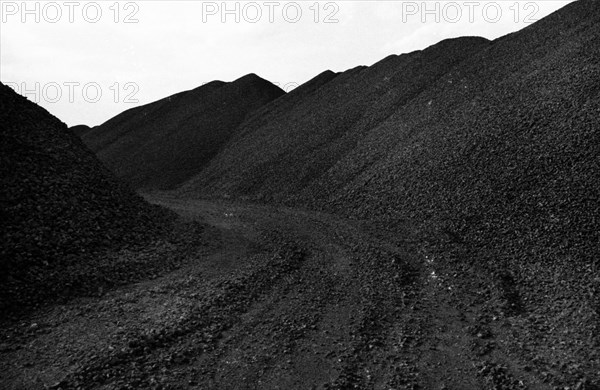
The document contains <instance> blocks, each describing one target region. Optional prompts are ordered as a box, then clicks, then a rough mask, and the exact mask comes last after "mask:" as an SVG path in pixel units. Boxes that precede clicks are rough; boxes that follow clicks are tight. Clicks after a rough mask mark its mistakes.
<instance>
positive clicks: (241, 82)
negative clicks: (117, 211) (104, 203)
mask: <svg viewBox="0 0 600 390" xmlns="http://www.w3.org/2000/svg"><path fill="white" fill-rule="evenodd" d="M283 94H284V92H283V91H282V90H281V89H280V88H278V87H276V86H274V85H273V84H271V83H269V82H267V81H265V80H263V79H261V78H260V77H258V76H256V75H253V74H251V75H247V76H244V77H242V78H240V79H238V80H236V81H234V82H231V83H224V82H220V81H214V82H211V83H209V84H206V85H204V86H201V87H199V88H196V89H194V90H191V91H187V92H181V93H179V94H176V95H173V96H170V97H167V98H165V99H162V100H159V101H157V102H154V103H151V104H148V105H145V106H142V107H137V108H133V109H131V110H128V111H125V112H123V113H122V114H120V115H118V116H116V117H115V118H113V119H111V120H109V121H107V122H106V123H104V124H102V125H101V126H97V127H95V128H93V129H91V130H90V131H88V132H85V133H84V134H83V141H84V142H85V143H86V144H87V145H88V146H89V147H90V148H91V149H92V150H93V151H94V152H96V154H97V156H98V157H99V158H100V160H102V161H103V162H104V163H105V164H106V166H107V167H109V168H110V169H111V170H112V171H114V172H115V173H116V174H117V176H119V177H121V178H123V179H124V180H125V181H127V182H128V183H130V184H131V185H132V186H134V187H135V188H145V189H169V188H173V187H174V186H177V185H178V184H180V183H182V182H184V181H185V180H187V179H189V178H190V177H192V176H193V175H195V174H197V173H198V172H199V171H200V169H201V168H202V166H203V165H204V164H205V163H206V162H207V161H208V160H209V159H210V158H212V157H213V156H214V155H215V154H216V153H218V151H219V150H220V148H221V146H222V145H223V144H224V143H225V142H226V141H227V140H228V139H229V138H230V137H231V136H232V135H233V134H234V133H235V130H236V128H237V126H238V125H239V124H240V123H241V122H242V121H243V120H244V119H245V118H246V117H247V116H248V115H249V114H250V113H252V112H253V111H255V110H256V109H258V108H260V107H261V106H263V105H264V104H266V103H268V102H270V101H272V100H273V99H276V98H278V97H279V96H281V95H283Z"/></svg>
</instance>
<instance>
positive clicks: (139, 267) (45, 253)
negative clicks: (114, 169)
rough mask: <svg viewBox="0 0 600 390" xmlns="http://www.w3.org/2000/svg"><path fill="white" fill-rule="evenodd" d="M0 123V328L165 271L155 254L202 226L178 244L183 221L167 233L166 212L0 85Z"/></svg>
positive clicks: (170, 222)
mask: <svg viewBox="0 0 600 390" xmlns="http://www.w3.org/2000/svg"><path fill="white" fill-rule="evenodd" d="M0 123H2V129H1V131H0V160H1V163H0V172H1V177H2V186H1V190H0V194H1V196H0V197H1V203H2V218H0V226H1V230H0V231H1V235H2V247H1V253H0V259H1V260H0V318H1V321H5V320H9V319H10V317H9V316H8V313H15V312H19V311H25V310H29V309H31V308H32V307H34V306H37V305H39V304H41V303H48V302H52V301H55V300H57V299H61V300H62V299H70V298H72V297H73V296H78V295H81V294H98V291H101V290H102V289H105V288H108V287H110V286H114V285H118V284H122V283H124V282H130V281H132V280H139V279H140V278H144V277H148V276H150V275H153V274H157V273H160V272H161V271H163V272H164V270H165V269H172V268H173V263H176V262H177V257H176V256H173V258H172V259H170V260H168V261H165V260H164V258H163V257H162V256H163V255H164V254H165V253H168V252H169V248H170V247H171V246H175V245H176V244H177V243H179V242H182V241H186V240H188V241H190V242H193V241H194V240H197V239H198V237H193V235H194V234H197V233H199V232H201V230H202V227H201V226H200V225H198V226H196V227H194V226H188V228H189V233H185V234H183V233H181V232H179V235H180V236H181V238H178V237H177V236H178V234H177V233H176V232H175V231H174V230H173V228H174V226H180V227H182V226H183V225H184V224H185V222H177V223H176V224H175V225H174V223H175V219H176V216H175V214H174V213H172V212H168V211H167V210H164V209H162V208H159V207H157V206H151V205H149V204H148V203H146V202H145V201H144V200H143V199H142V198H141V197H140V196H138V195H137V194H135V193H134V192H133V191H132V190H131V189H129V187H127V186H125V185H123V184H122V183H121V182H120V181H119V180H117V179H116V178H115V177H114V176H113V175H112V173H110V172H109V171H108V170H107V169H106V168H105V167H104V166H103V165H102V164H101V163H100V162H99V161H98V159H97V158H96V157H95V156H94V154H93V153H92V152H91V151H90V150H89V149H87V148H86V147H85V146H84V145H83V143H82V142H81V140H80V139H79V138H78V137H77V136H75V135H74V134H73V133H72V132H71V131H70V130H69V129H67V127H66V125H65V124H63V123H62V122H60V121H59V120H58V119H56V118H55V117H53V116H52V115H50V114H49V113H48V112H47V111H45V110H44V109H42V108H41V107H39V106H37V105H35V104H34V103H32V102H30V101H28V100H27V99H26V98H24V97H22V96H20V95H17V94H16V93H15V92H14V91H13V90H12V89H10V88H9V87H7V86H5V85H3V84H0ZM190 235H192V237H190ZM199 237H201V236H199ZM151 249H152V250H151ZM121 251H125V252H127V251H131V252H132V253H131V256H129V257H127V256H117V255H115V253H117V252H121ZM152 251H155V252H156V253H154V254H153V253H150V252H152Z"/></svg>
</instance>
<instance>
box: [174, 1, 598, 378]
mask: <svg viewBox="0 0 600 390" xmlns="http://www.w3.org/2000/svg"><path fill="white" fill-rule="evenodd" d="M453 42H456V44H455V45H452V43H453ZM472 42H474V45H473V47H472V48H473V50H471V51H467V53H465V52H464V51H460V50H459V49H458V48H459V47H463V46H464V43H463V42H461V40H458V41H449V42H448V41H446V42H442V43H440V44H438V45H436V46H434V47H433V48H431V49H428V50H425V51H423V52H420V53H413V54H410V55H408V56H401V57H398V58H392V59H388V60H384V61H383V62H382V63H380V64H377V65H375V66H373V67H372V68H367V69H355V70H352V71H349V72H347V73H345V74H343V75H340V76H338V77H336V78H335V79H334V80H332V81H331V82H330V83H328V84H326V85H324V86H323V87H322V88H320V89H319V90H317V92H315V94H314V95H313V96H314V98H313V99H312V100H310V99H305V100H304V101H303V102H301V103H299V104H297V105H296V106H295V107H294V109H293V111H292V112H288V113H286V114H285V115H282V116H281V117H278V118H277V119H276V120H272V121H270V122H269V123H267V124H265V125H261V126H258V127H257V128H252V126H251V125H244V126H249V127H250V130H248V131H247V132H246V131H243V134H244V136H243V137H240V138H239V139H237V140H236V142H235V143H232V144H231V146H230V147H228V148H227V149H226V150H225V151H224V152H222V153H221V154H220V155H219V156H218V157H216V158H215V159H214V160H213V161H212V162H211V164H210V166H209V167H208V168H207V169H205V170H204V171H203V172H202V174H201V175H199V176H198V177H196V178H195V179H194V180H193V181H191V182H189V183H188V184H187V185H186V186H185V187H184V190H185V191H187V192H188V193H194V192H195V193H203V194H205V195H209V196H215V195H228V196H232V197H250V198H253V199H258V200H263V201H268V200H274V201H277V202H283V203H287V204H290V205H296V206H298V205H299V206H303V207H309V208H317V209H325V210H329V211H335V212H336V213H339V214H344V215H349V216H352V217H359V218H368V219H371V220H372V221H375V222H377V221H382V222H385V223H386V224H388V225H394V224H396V223H397V224H399V225H400V224H402V223H404V222H403V221H407V220H408V221H410V223H412V224H414V226H415V228H419V229H422V233H423V235H422V237H423V238H426V239H427V240H426V241H427V247H426V249H424V250H425V251H427V252H428V253H429V254H430V255H431V256H432V257H435V258H436V259H439V261H440V267H446V270H447V272H448V274H450V275H451V274H456V273H457V271H460V272H461V273H462V274H464V275H467V276H469V275H471V276H473V278H480V280H484V281H485V282H486V283H487V284H488V285H489V294H488V295H486V296H484V297H483V298H484V299H485V302H486V305H487V306H486V309H485V310H486V311H487V312H488V313H489V316H490V318H494V319H498V318H500V319H502V320H503V321H506V322H505V325H506V327H508V328H510V329H511V330H510V331H507V330H506V328H502V329H499V330H498V331H503V332H509V333H510V334H511V337H512V338H513V342H514V343H513V344H508V345H509V346H510V347H509V348H512V349H513V351H514V352H515V353H516V354H522V356H523V358H524V359H525V360H528V361H533V362H534V363H533V365H534V367H550V366H556V367H558V368H555V370H556V371H557V372H563V373H569V375H571V374H573V373H575V372H577V371H578V370H579V371H580V372H581V370H583V372H585V371H586V370H592V371H593V367H594V366H595V367H597V364H599V361H600V360H599V358H598V354H597V352H594V351H597V349H596V348H595V347H593V346H597V345H598V340H599V336H600V334H599V329H598V323H600V322H599V310H600V309H599V307H600V298H599V296H600V276H599V275H600V270H599V263H598V255H597V253H598V250H597V246H598V243H599V242H600V233H599V232H600V228H599V227H600V221H599V220H598V218H599V217H598V215H599V211H600V205H599V202H598V199H600V191H599V188H600V159H599V158H598V156H600V147H599V146H598V145H600V139H599V138H600V134H599V129H600V119H599V118H600V115H599V114H600V2H598V1H578V2H575V3H572V4H570V5H568V6H566V7H565V8H563V9H562V10H560V11H558V12H556V13H554V14H552V15H551V16H549V17H547V18H545V19H544V20H542V21H540V22H538V23H536V24H534V25H532V26H530V27H528V28H526V29H524V30H522V31H520V32H518V33H514V34H510V35H508V36H505V37H503V38H500V39H498V40H496V41H494V42H492V43H491V44H487V43H484V42H480V41H472ZM475 43H476V44H475ZM432 53H435V55H434V59H435V60H437V63H438V64H439V72H432V68H433V67H434V65H432V64H435V63H436V62H435V61H433V62H432V61H431V59H430V60H428V61H420V62H418V63H417V65H416V66H414V67H413V68H412V70H411V71H408V70H407V66H408V65H407V63H406V62H410V59H411V58H426V57H427V55H428V54H432ZM459 53H463V54H462V55H460V54H459ZM457 57H458V58H457ZM447 58H455V61H454V64H456V66H454V67H453V66H452V61H449V60H445V59H447ZM417 61H418V60H417ZM386 64H387V65H388V66H385V65H386ZM378 70H380V73H377V71H378ZM427 72H432V77H428V78H426V79H425V80H424V82H423V83H422V84H418V83H417V85H418V86H419V87H415V88H414V89H413V90H412V91H413V92H412V93H407V92H406V91H407V90H409V91H410V90H411V89H410V85H412V84H410V83H414V82H416V80H419V77H420V75H422V74H427ZM371 74H377V77H373V78H370V77H368V78H367V75H371ZM433 76H435V77H433ZM363 79H368V80H369V82H367V83H366V84H362V80H363ZM375 81H378V82H375ZM388 84H390V85H391V86H390V87H387V88H386V89H384V91H385V93H382V94H369V91H370V90H369V89H368V85H371V86H373V85H374V89H376V90H381V89H382V88H384V87H382V85H388ZM394 85H397V87H394ZM351 86H353V87H351ZM353 89H356V92H355V93H356V95H353V94H352V93H351V92H350V91H351V90H353ZM353 96H361V98H360V99H363V98H362V96H369V97H372V99H371V98H369V99H366V98H365V100H364V101H363V102H364V103H363V104H359V105H354V104H352V103H348V102H354V101H355V100H354V99H353ZM338 107H339V110H338V109H337V108H338ZM362 124H364V125H362ZM244 126H243V127H244ZM399 239H401V238H399ZM438 272H441V271H439V270H438ZM464 293H465V294H469V292H468V291H464ZM586 367H587V368H586ZM553 370H554V369H553ZM545 372H546V374H547V375H549V376H552V370H550V371H545ZM573 375H574V374H573Z"/></svg>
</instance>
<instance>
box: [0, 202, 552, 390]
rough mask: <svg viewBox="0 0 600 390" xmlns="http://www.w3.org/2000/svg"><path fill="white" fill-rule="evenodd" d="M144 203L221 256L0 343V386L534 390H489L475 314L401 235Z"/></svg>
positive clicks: (274, 214)
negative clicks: (210, 242)
mask: <svg viewBox="0 0 600 390" xmlns="http://www.w3.org/2000/svg"><path fill="white" fill-rule="evenodd" d="M147 198H148V199H149V200H150V201H152V202H154V203H157V204H161V205H164V206H167V207H169V208H171V209H173V210H175V211H177V212H178V213H180V214H181V215H184V216H187V217H190V218H199V219H201V220H203V221H204V222H206V223H208V224H210V225H212V226H214V227H215V228H216V229H218V231H219V235H220V240H221V242H222V247H221V249H220V250H218V251H216V252H214V253H209V254H206V253H198V257H197V258H196V259H194V261H193V262H191V263H189V264H187V265H185V266H183V267H182V268H181V269H179V270H177V271H175V272H173V273H170V274H168V275H164V276H162V277H160V278H157V279H155V280H150V281H146V282H142V283H138V284H135V285H131V286H127V287H125V288H121V289H118V290H114V291H111V292H109V293H108V294H106V295H104V296H102V297H99V298H87V299H79V300H75V301H73V302H71V303H69V304H67V305H62V306H56V307H53V308H51V309H48V310H46V311H43V312H38V313H36V314H34V315H33V316H32V317H31V318H27V319H24V320H23V321H22V322H21V323H20V324H19V325H17V326H16V327H15V328H14V329H8V330H3V332H6V333H5V335H11V337H12V339H9V342H8V343H5V344H3V346H2V350H1V351H0V357H1V361H0V380H1V383H2V386H0V387H1V388H6V389H37V388H40V389H41V388H44V387H45V386H50V385H52V386H53V387H54V388H56V389H58V388H62V389H76V388H82V389H128V388H140V389H168V388H173V389H179V388H201V389H205V388H206V389H311V388H314V389H352V388H367V389H404V388H406V389H411V388H426V389H429V388H431V389H444V388H446V389H483V388H520V387H521V386H522V387H523V388H524V387H531V388H544V387H543V386H542V387H539V385H537V384H536V383H538V382H537V380H536V379H535V378H533V377H531V376H530V377H525V378H524V379H523V378H521V377H520V375H521V374H522V373H521V372H520V371H519V369H518V366H519V364H518V363H514V364H509V365H508V368H506V369H503V370H502V372H500V374H501V375H502V377H501V378H500V379H498V378H497V377H498V372H497V371H498V370H497V369H495V368H494V366H490V365H489V364H488V363H487V360H486V359H488V358H489V352H488V351H483V352H482V351H481V348H483V347H481V344H482V343H483V344H485V345H487V344H488V343H489V344H490V345H492V344H494V345H497V344H499V342H496V341H494V340H490V338H493V335H489V334H481V332H478V331H477V329H478V328H477V324H478V321H480V318H479V317H480V313H478V312H477V306H476V305H467V304H464V302H462V303H461V302H460V299H459V298H457V297H456V296H455V295H453V294H454V290H452V289H453V286H454V285H453V283H455V282H454V281H453V279H452V276H451V275H446V274H444V273H443V270H438V269H437V268H436V260H433V259H429V258H428V257H427V255H426V254H424V252H423V251H422V250H421V249H420V248H419V246H418V245H416V244H407V242H410V240H409V239H408V238H402V237H398V236H397V235H394V234H392V233H389V232H378V234H377V237H375V236H374V235H372V234H370V233H368V231H370V230H371V229H369V228H368V226H366V225H364V224H363V223H361V222H357V221H348V220H344V219H340V218H337V217H334V216H331V215H327V214H322V213H315V212H307V211H299V210H292V209H286V208H273V207H264V206H255V205H243V204H234V203H230V202H212V201H202V200H182V199H178V198H175V197H173V196H171V195H168V194H153V195H148V196H147ZM398 243H403V244H402V245H401V246H400V247H399V246H398ZM475 293H476V292H474V294H475ZM474 329H475V331H474ZM4 339H5V340H6V339H7V338H6V337H4ZM500 344H501V343H500ZM485 345H484V346H485ZM500 351H501V349H500V348H498V349H497V350H496V351H495V352H494V353H495V354H496V356H495V357H494V360H495V361H496V360H497V361H507V360H510V359H508V358H507V357H506V356H503V355H502V354H501V352H500ZM486 355H487V357H486ZM511 367H513V368H511ZM515 367H516V368H515ZM494 370H496V371H494ZM490 373H491V374H490ZM514 376H519V378H517V379H515V378H514ZM520 380H523V381H524V382H522V385H521V383H519V381H520ZM494 386H496V387H494Z"/></svg>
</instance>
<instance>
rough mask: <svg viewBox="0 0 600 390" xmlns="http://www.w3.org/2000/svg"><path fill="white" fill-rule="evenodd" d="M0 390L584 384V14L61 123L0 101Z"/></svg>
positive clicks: (23, 104) (591, 144)
mask: <svg viewBox="0 0 600 390" xmlns="http://www.w3.org/2000/svg"><path fill="white" fill-rule="evenodd" d="M0 97H1V100H0V122H1V123H2V130H1V137H2V140H1V141H2V142H0V147H1V148H2V153H1V154H0V158H1V159H2V165H1V168H0V169H1V170H2V181H3V183H2V205H3V206H2V208H3V216H2V218H1V220H2V222H1V223H2V256H1V258H2V260H0V261H1V263H0V265H1V272H0V281H1V283H0V299H1V302H0V310H1V316H0V318H1V320H0V321H1V322H0V329H1V330H0V388H2V389H13V390H16V389H45V388H51V389H187V388H191V389H194V388H197V389H386V390H387V389H440V390H441V389H461V390H462V389H562V390H567V389H570V390H575V389H577V390H590V389H599V388H600V343H599V340H600V322H599V320H600V319H599V314H600V269H599V267H600V261H599V251H598V248H599V245H600V234H599V231H600V220H599V218H600V203H599V199H600V193H599V188H600V2H599V1H597V0H585V1H583V0H581V1H577V2H574V3H571V4H569V5H568V6H566V7H565V8H563V9H561V10H559V11H558V12H556V13H554V14H552V15H550V16H548V17H547V18H545V19H543V20H541V21H539V22H537V23H535V24H533V25H531V26H529V27H527V28H525V29H524V30H522V31H519V32H517V33H514V34H510V35H508V36H505V37H502V38H500V39H497V40H495V41H488V40H486V39H483V38H475V37H466V38H459V39H451V40H445V41H442V42H440V43H438V44H436V45H434V46H432V47H429V48H427V49H425V50H423V51H417V52H413V53H409V54H403V55H399V56H395V55H394V56H390V57H387V58H385V59H384V60H382V61H381V62H379V63H376V64H375V65H373V66H370V67H357V68H354V69H351V70H348V71H346V72H343V73H339V74H336V73H333V72H330V71H326V72H323V73H322V74H320V75H318V76H316V77H315V78H314V79H313V80H311V81H309V82H308V83H306V84H304V85H302V86H300V87H299V88H297V89H295V90H294V91H292V92H290V93H287V94H286V93H284V92H283V91H281V90H280V89H279V88H277V87H275V86H274V85H272V84H271V83H269V82H268V81H266V80H263V79H261V78H260V77H258V76H256V75H254V74H250V75H248V76H245V77H243V78H241V79H239V80H236V81H234V82H230V83H224V82H220V81H215V82H212V83H209V84H207V85H204V86H201V87H199V88H196V89H193V90H190V91H187V92H182V93H179V94H177V95H174V96H171V97H168V98H166V99H163V100H160V101H157V102H155V103H151V104H148V105H145V106H141V107H137V108H133V109H130V110H128V111H126V112H124V113H122V114H120V115H118V116H116V117H115V118H113V119H111V120H109V121H107V122H106V123H104V124H103V125H101V126H98V127H93V128H89V127H87V126H77V127H76V128H72V129H68V128H67V127H66V126H65V125H64V124H63V123H62V122H60V121H59V120H58V119H56V118H54V117H52V116H51V115H50V114H49V113H48V112H46V111H45V110H44V109H42V108H40V107H38V106H36V105H35V104H33V103H31V102H29V101H28V100H27V99H26V98H23V97H21V96H18V95H16V94H15V93H14V92H12V90H10V89H9V88H8V87H5V86H4V85H0Z"/></svg>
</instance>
